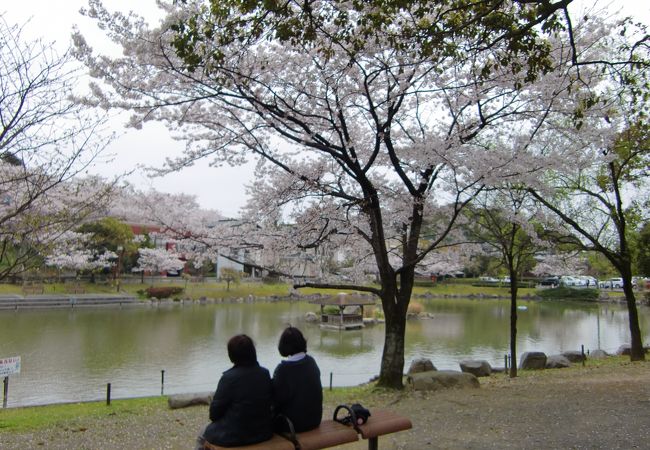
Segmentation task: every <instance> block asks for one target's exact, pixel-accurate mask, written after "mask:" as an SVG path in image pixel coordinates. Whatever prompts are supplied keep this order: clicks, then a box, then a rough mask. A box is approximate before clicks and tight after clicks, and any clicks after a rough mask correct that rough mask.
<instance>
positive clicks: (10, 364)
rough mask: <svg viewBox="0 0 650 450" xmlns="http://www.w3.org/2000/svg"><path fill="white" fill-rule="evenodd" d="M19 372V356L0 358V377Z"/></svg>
mask: <svg viewBox="0 0 650 450" xmlns="http://www.w3.org/2000/svg"><path fill="white" fill-rule="evenodd" d="M15 373H20V356H12V357H11V358H0V377H6V376H8V375H12V374H15Z"/></svg>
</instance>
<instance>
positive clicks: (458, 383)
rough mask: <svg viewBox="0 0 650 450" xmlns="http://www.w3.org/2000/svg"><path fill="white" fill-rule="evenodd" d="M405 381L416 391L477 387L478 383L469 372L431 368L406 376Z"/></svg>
mask: <svg viewBox="0 0 650 450" xmlns="http://www.w3.org/2000/svg"><path fill="white" fill-rule="evenodd" d="M407 382H408V383H409V385H410V386H411V387H412V388H413V389H414V390H416V391H438V390H441V389H449V388H454V389H464V388H478V387H480V383H479V382H478V378H476V377H475V376H474V375H472V374H471V373H467V372H456V371H454V370H433V371H429V372H419V373H414V374H411V375H409V376H408V377H407Z"/></svg>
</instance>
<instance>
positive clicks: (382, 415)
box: [359, 409, 413, 439]
mask: <svg viewBox="0 0 650 450" xmlns="http://www.w3.org/2000/svg"><path fill="white" fill-rule="evenodd" d="M411 428H413V424H412V423H411V420H410V419H408V418H407V417H404V416H400V415H398V414H395V413H394V412H391V411H386V410H383V409H379V410H373V411H372V415H371V416H370V417H369V418H368V422H366V423H365V424H363V425H359V431H360V432H361V437H363V438H364V439H370V438H375V437H377V436H382V435H384V434H389V433H395V432H397V431H403V430H409V429H411Z"/></svg>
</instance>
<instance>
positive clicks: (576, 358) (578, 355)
mask: <svg viewBox="0 0 650 450" xmlns="http://www.w3.org/2000/svg"><path fill="white" fill-rule="evenodd" d="M562 356H564V357H565V358H566V359H568V360H569V361H571V362H572V363H581V362H582V361H585V360H586V359H587V355H585V354H583V353H582V352H579V351H576V350H570V351H566V352H562Z"/></svg>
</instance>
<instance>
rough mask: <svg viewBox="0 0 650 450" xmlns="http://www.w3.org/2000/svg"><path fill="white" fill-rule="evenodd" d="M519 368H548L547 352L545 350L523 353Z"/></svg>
mask: <svg viewBox="0 0 650 450" xmlns="http://www.w3.org/2000/svg"><path fill="white" fill-rule="evenodd" d="M519 368H520V369H523V370H536V369H544V368H546V354H545V353H544V352H526V353H524V354H523V355H521V360H520V361H519Z"/></svg>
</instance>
